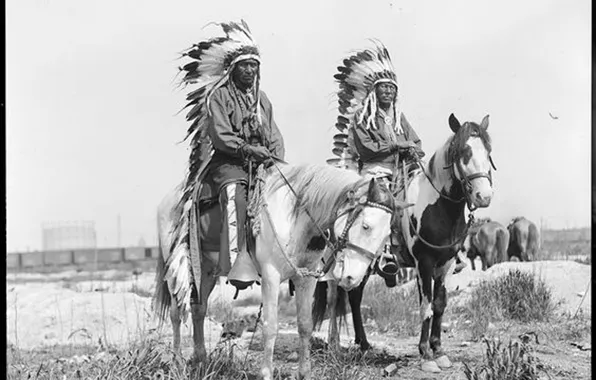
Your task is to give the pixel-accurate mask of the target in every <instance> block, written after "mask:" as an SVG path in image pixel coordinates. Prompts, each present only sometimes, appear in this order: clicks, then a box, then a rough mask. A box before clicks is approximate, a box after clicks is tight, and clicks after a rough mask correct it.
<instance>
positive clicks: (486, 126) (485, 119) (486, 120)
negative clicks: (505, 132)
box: [480, 115, 488, 130]
mask: <svg viewBox="0 0 596 380" xmlns="http://www.w3.org/2000/svg"><path fill="white" fill-rule="evenodd" d="M480 126H481V127H482V129H484V130H486V129H487V128H488V115H486V116H485V117H484V119H482V123H480Z"/></svg>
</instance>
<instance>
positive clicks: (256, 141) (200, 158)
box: [182, 21, 285, 289]
mask: <svg viewBox="0 0 596 380" xmlns="http://www.w3.org/2000/svg"><path fill="white" fill-rule="evenodd" d="M217 25H220V26H221V27H222V29H223V30H224V32H225V33H226V36H225V37H217V38H212V39H210V40H207V41H202V42H200V43H198V44H195V45H193V47H192V48H191V50H190V51H188V52H187V53H185V54H184V55H185V56H188V57H190V58H193V59H194V61H193V62H190V63H188V64H187V65H185V66H184V67H183V68H182V70H184V71H186V72H187V73H186V75H185V77H184V78H183V83H184V84H197V83H198V84H199V88H198V89H196V90H195V91H193V92H191V93H189V95H188V96H187V100H189V101H190V102H189V104H188V106H191V105H194V108H193V109H191V111H190V112H189V114H188V115H187V119H188V120H193V121H194V122H193V124H192V126H191V129H189V135H190V134H192V133H194V134H195V137H194V138H193V144H192V145H191V146H192V151H191V155H190V165H189V168H190V169H189V174H188V175H187V180H186V188H185V191H186V192H187V193H188V194H191V193H192V195H189V198H190V199H191V200H192V201H194V202H198V203H199V204H201V202H205V203H209V202H208V200H209V199H210V198H211V200H212V202H211V204H213V203H214V202H213V199H217V198H218V199H219V205H220V210H221V217H222V220H221V231H220V234H219V236H218V237H216V238H215V241H213V237H207V236H205V233H203V236H202V238H203V239H202V241H201V245H202V247H201V249H203V250H205V251H211V250H217V247H218V248H219V262H218V265H217V267H216V268H215V273H214V275H216V276H226V275H227V276H228V280H229V282H230V283H231V284H232V285H234V286H236V287H237V288H238V289H244V288H246V287H247V286H249V285H250V284H252V283H253V282H254V281H256V280H258V273H257V271H256V270H255V268H254V266H253V265H252V264H250V260H249V261H247V263H248V265H241V266H237V265H234V266H232V264H234V263H232V262H231V256H234V254H236V257H237V258H240V257H244V258H245V259H246V258H248V257H250V256H249V255H248V245H249V242H248V241H247V236H248V235H247V231H248V230H247V227H246V219H247V203H248V202H247V200H248V192H249V186H252V184H250V183H249V181H250V178H254V176H255V174H256V169H257V167H258V166H259V165H261V164H263V163H266V164H270V163H272V162H273V161H272V159H276V160H279V161H282V160H283V159H284V154H285V150H284V142H283V137H282V135H281V133H280V131H279V129H278V127H277V125H276V123H275V120H274V118H273V108H272V105H271V102H270V101H269V99H268V98H267V96H266V95H265V93H264V92H263V91H262V90H261V89H260V87H259V84H260V62H261V58H260V53H259V49H258V47H257V45H256V43H255V42H254V40H253V38H252V35H251V33H250V30H249V28H248V25H246V23H245V22H244V21H242V22H241V23H234V22H230V23H222V24H217ZM201 185H204V186H201ZM197 188H198V189H201V190H200V191H199V190H195V189H197ZM216 197H217V198H216ZM184 200H186V198H184ZM199 208H200V207H199ZM203 227H204V229H206V228H205V226H203ZM217 239H219V241H217ZM204 246H209V247H204Z"/></svg>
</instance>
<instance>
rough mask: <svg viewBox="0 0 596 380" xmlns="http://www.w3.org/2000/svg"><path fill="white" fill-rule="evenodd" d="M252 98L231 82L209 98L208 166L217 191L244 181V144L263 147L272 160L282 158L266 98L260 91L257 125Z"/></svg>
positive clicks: (277, 135)
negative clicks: (210, 153)
mask: <svg viewBox="0 0 596 380" xmlns="http://www.w3.org/2000/svg"><path fill="white" fill-rule="evenodd" d="M251 98H252V95H251V94H244V93H242V92H241V91H240V90H239V89H237V88H235V87H234V85H233V84H232V83H227V84H226V85H224V86H222V87H220V88H218V89H217V90H215V92H214V93H213V95H212V96H211V101H210V102H211V103H210V111H211V117H210V118H209V121H208V123H209V124H208V133H209V136H210V137H211V140H212V142H213V148H214V150H215V152H214V154H213V157H212V159H211V163H210V165H209V166H210V174H211V178H212V180H213V182H214V184H215V185H216V187H217V189H218V191H219V189H221V187H222V186H224V185H226V184H227V183H231V182H244V183H246V182H247V180H248V161H247V158H245V157H244V155H243V153H242V151H241V148H242V147H243V146H244V145H246V144H249V143H250V144H253V145H262V146H264V147H265V148H267V149H268V150H269V152H271V154H272V155H273V156H274V157H275V158H278V159H280V160H283V159H284V155H285V149H284V143H283V138H282V135H281V133H280V132H279V129H278V128H277V125H276V124H275V121H274V119H273V107H272V105H271V102H270V101H269V98H267V96H266V95H265V93H264V92H263V91H260V98H261V102H260V103H261V104H260V106H261V122H262V123H261V125H260V126H259V125H258V122H257V121H256V116H255V115H254V114H253V112H251V111H250V110H249V108H250V105H251V104H254V100H252V99H251Z"/></svg>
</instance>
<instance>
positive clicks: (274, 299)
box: [261, 264, 312, 380]
mask: <svg viewBox="0 0 596 380" xmlns="http://www.w3.org/2000/svg"><path fill="white" fill-rule="evenodd" d="M262 282H263V283H262V286H261V298H262V300H263V345H264V352H263V363H262V366H261V376H262V377H263V380H272V379H273V349H274V348H275V339H276V338H277V304H278V294H279V285H280V274H279V272H278V271H277V269H275V268H274V267H273V266H272V265H271V264H268V265H264V266H263V267H262ZM294 285H295V286H296V299H298V294H299V289H298V284H296V282H294ZM309 301H310V302H312V299H309ZM309 318H310V315H309Z"/></svg>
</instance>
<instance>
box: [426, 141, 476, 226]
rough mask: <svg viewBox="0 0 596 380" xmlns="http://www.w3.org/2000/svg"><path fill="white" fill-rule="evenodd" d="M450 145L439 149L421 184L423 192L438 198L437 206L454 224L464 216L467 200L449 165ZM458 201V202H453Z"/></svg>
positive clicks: (430, 161) (429, 164) (428, 164)
mask: <svg viewBox="0 0 596 380" xmlns="http://www.w3.org/2000/svg"><path fill="white" fill-rule="evenodd" d="M447 147H448V144H445V145H444V146H443V147H442V148H441V149H439V150H438V151H437V152H435V154H434V155H433V156H432V158H431V159H430V160H429V162H428V163H427V165H426V168H425V171H426V174H427V175H428V177H427V176H426V175H425V176H424V177H423V178H422V182H421V185H420V186H421V189H420V190H421V191H424V192H425V193H427V194H434V196H435V197H436V198H437V199H436V202H437V205H438V206H439V207H440V208H441V209H443V210H444V213H443V215H444V216H445V217H449V218H450V219H451V221H452V222H453V223H456V222H457V221H458V219H461V218H462V216H463V215H464V208H465V204H466V202H465V200H464V193H463V189H462V187H461V186H459V182H458V180H457V178H454V176H453V170H452V168H451V167H450V166H449V164H448V163H447V160H446V157H447V151H446V149H447ZM453 201H458V202H453Z"/></svg>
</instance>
